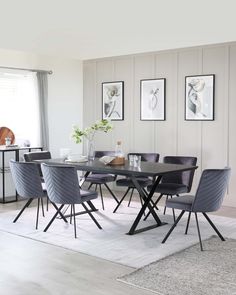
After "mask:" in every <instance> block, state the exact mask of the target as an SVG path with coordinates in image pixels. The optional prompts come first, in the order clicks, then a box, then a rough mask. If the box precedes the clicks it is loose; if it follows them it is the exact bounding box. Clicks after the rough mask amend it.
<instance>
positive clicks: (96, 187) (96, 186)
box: [95, 184, 98, 192]
mask: <svg viewBox="0 0 236 295" xmlns="http://www.w3.org/2000/svg"><path fill="white" fill-rule="evenodd" d="M97 189H98V185H97V184H96V185H95V192H96V191H97Z"/></svg>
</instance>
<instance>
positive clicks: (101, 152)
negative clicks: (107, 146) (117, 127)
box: [94, 151, 115, 158]
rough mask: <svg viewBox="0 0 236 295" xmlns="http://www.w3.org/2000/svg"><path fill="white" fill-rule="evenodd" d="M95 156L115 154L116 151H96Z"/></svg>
mask: <svg viewBox="0 0 236 295" xmlns="http://www.w3.org/2000/svg"><path fill="white" fill-rule="evenodd" d="M94 156H95V158H101V157H103V156H115V151H95V152H94Z"/></svg>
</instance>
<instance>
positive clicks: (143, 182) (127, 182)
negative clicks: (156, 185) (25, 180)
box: [116, 177, 152, 188]
mask: <svg viewBox="0 0 236 295" xmlns="http://www.w3.org/2000/svg"><path fill="white" fill-rule="evenodd" d="M136 179H137V180H138V183H139V184H140V186H141V187H146V186H148V185H151V183H152V180H151V179H150V178H148V177H137V178H136ZM116 185H117V186H126V187H131V188H135V186H134V184H133V181H132V180H131V179H130V178H122V179H118V180H117V181H116Z"/></svg>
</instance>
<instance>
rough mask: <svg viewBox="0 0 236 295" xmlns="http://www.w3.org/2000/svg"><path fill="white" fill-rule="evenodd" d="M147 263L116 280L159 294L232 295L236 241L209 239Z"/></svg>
mask: <svg viewBox="0 0 236 295" xmlns="http://www.w3.org/2000/svg"><path fill="white" fill-rule="evenodd" d="M203 245H204V249H205V250H204V251H203V252H201V251H200V249H199V244H196V245H194V246H191V247H189V248H187V249H185V250H182V251H180V252H178V253H175V254H173V255H171V256H168V257H166V258H164V259H161V260H159V261H156V262H154V263H151V264H149V265H147V266H145V267H143V268H141V269H138V270H136V271H134V272H133V273H131V274H128V275H125V276H123V277H122V278H120V279H119V281H122V282H125V283H128V284H131V285H135V286H138V287H140V288H144V289H148V290H151V291H153V292H155V293H157V294H161V295H179V294H181V295H190V294H191V295H195V294H197V295H200V294H201V295H203V294H204V295H223V294H224V295H233V294H236V240H235V239H227V240H226V241H225V242H219V238H218V237H212V238H210V239H208V240H206V241H204V242H203Z"/></svg>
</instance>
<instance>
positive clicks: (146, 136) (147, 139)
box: [133, 55, 155, 152]
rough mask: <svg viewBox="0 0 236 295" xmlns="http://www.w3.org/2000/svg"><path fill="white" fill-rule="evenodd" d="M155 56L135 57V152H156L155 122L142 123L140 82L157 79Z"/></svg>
mask: <svg viewBox="0 0 236 295" xmlns="http://www.w3.org/2000/svg"><path fill="white" fill-rule="evenodd" d="M154 69H155V57H154V55H138V56H135V73H134V105H133V114H134V130H133V133H134V149H133V150H134V151H142V152H154V136H155V134H154V122H153V121H140V80H142V79H152V78H155V72H154Z"/></svg>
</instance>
